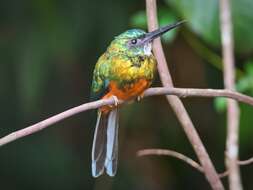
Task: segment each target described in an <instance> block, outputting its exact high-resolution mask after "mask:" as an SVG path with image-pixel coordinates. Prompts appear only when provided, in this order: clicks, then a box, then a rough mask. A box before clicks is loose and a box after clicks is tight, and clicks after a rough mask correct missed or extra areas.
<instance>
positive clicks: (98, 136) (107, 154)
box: [92, 108, 119, 177]
mask: <svg viewBox="0 0 253 190" xmlns="http://www.w3.org/2000/svg"><path fill="white" fill-rule="evenodd" d="M118 121H119V114H118V109H117V108H116V109H113V110H112V111H110V112H109V113H107V114H105V113H102V112H100V111H98V117H97V123H96V129H95V134H94V139H93V146H92V176H93V177H98V176H100V175H101V174H103V172H104V168H106V173H107V174H108V175H109V176H114V175H115V174H116V171H117V162H118V126H119V125H118Z"/></svg>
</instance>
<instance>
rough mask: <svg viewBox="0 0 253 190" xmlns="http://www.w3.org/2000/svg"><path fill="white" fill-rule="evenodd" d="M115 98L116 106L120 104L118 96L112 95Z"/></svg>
mask: <svg viewBox="0 0 253 190" xmlns="http://www.w3.org/2000/svg"><path fill="white" fill-rule="evenodd" d="M112 98H113V100H114V106H118V105H119V99H118V98H117V96H112Z"/></svg>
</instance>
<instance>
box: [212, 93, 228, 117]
mask: <svg viewBox="0 0 253 190" xmlns="http://www.w3.org/2000/svg"><path fill="white" fill-rule="evenodd" d="M214 107H215V109H216V111H217V112H219V113H223V112H224V111H226V108H227V99H226V98H223V97H217V98H215V99H214Z"/></svg>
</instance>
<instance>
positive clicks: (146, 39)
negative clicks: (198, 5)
mask: <svg viewBox="0 0 253 190" xmlns="http://www.w3.org/2000/svg"><path fill="white" fill-rule="evenodd" d="M185 22H186V21H185V20H183V21H180V22H177V23H174V24H170V25H167V26H164V27H161V28H158V29H157V30H154V31H152V32H148V33H146V34H145V37H144V39H143V40H142V42H143V43H147V42H151V41H152V40H154V39H155V38H157V37H159V36H161V35H163V34H164V33H166V32H168V31H170V30H172V29H174V28H176V27H178V26H180V25H181V24H183V23H185Z"/></svg>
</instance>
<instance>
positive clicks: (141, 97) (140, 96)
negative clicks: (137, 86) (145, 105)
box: [137, 93, 144, 102]
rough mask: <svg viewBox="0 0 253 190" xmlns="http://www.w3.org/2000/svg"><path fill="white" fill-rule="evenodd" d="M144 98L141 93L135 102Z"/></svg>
mask: <svg viewBox="0 0 253 190" xmlns="http://www.w3.org/2000/svg"><path fill="white" fill-rule="evenodd" d="M143 98H144V93H141V94H140V95H139V96H137V101H138V102H140V101H141V100H142V99H143Z"/></svg>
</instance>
